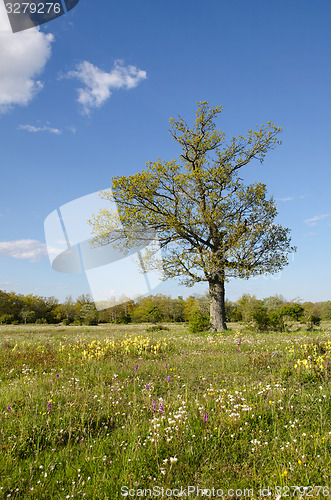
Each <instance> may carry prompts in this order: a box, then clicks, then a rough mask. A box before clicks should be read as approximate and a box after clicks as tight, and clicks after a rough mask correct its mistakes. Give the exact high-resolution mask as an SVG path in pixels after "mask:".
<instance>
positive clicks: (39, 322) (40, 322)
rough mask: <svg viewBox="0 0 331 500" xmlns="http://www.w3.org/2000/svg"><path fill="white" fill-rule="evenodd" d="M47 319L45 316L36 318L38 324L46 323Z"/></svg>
mask: <svg viewBox="0 0 331 500" xmlns="http://www.w3.org/2000/svg"><path fill="white" fill-rule="evenodd" d="M46 324H47V320H46V319H45V318H38V319H36V325H46Z"/></svg>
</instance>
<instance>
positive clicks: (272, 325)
mask: <svg viewBox="0 0 331 500" xmlns="http://www.w3.org/2000/svg"><path fill="white" fill-rule="evenodd" d="M252 318H253V320H254V326H255V327H256V328H257V329H258V331H259V332H263V331H269V330H273V331H276V332H282V331H284V329H285V326H284V321H283V318H282V316H281V315H280V314H279V313H278V312H277V311H272V312H270V313H268V310H267V308H266V306H265V305H262V304H258V305H257V306H255V307H254V309H253V312H252Z"/></svg>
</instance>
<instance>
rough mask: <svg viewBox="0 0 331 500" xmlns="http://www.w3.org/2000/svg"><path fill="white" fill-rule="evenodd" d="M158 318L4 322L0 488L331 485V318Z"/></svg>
mask: <svg viewBox="0 0 331 500" xmlns="http://www.w3.org/2000/svg"><path fill="white" fill-rule="evenodd" d="M148 326H149V325H121V326H119V325H103V326H97V327H63V326H54V327H52V326H49V325H48V326H47V325H46V326H40V325H38V326H34V325H27V326H10V325H8V326H1V327H0V379H1V380H0V415H1V434H0V446H1V453H0V488H1V489H0V498H20V499H38V500H40V499H65V498H86V499H96V500H103V499H110V500H114V499H116V498H125V497H124V496H123V495H122V493H124V492H125V491H127V489H128V488H130V489H131V490H132V491H130V495H129V498H141V497H143V498H152V496H149V492H148V491H147V492H145V493H144V492H142V490H148V489H151V490H152V489H153V488H155V487H158V488H161V487H163V488H164V497H165V498H176V492H175V493H171V491H170V490H173V489H174V488H179V489H180V488H181V487H182V488H187V487H188V486H192V487H195V488H200V489H201V490H203V489H210V490H212V488H213V487H214V488H215V495H214V497H215V498H224V499H230V498H244V490H245V489H248V488H250V489H252V490H253V495H251V494H250V493H247V495H246V498H247V497H248V496H249V498H255V499H257V498H263V496H262V494H260V493H259V489H260V488H266V487H269V488H270V489H269V492H270V496H269V497H268V498H271V499H276V498H280V496H279V495H280V494H281V497H282V498H285V497H286V493H288V496H293V492H294V489H293V488H292V489H289V490H287V489H286V488H287V487H292V486H301V487H305V486H306V487H309V486H310V487H314V488H315V489H314V490H313V489H312V488H311V489H310V490H306V491H305V492H304V490H303V489H301V490H300V491H301V495H300V491H299V490H297V491H296V492H295V497H296V498H326V497H328V496H329V489H328V488H330V493H331V484H330V483H331V481H330V470H331V460H330V457H331V432H330V431H331V429H330V420H331V419H330V413H331V412H330V400H331V399H330V366H328V365H327V363H328V360H330V362H331V359H330V358H331V355H330V350H331V342H330V340H331V334H330V332H329V331H328V328H320V329H319V331H318V332H316V331H315V332H310V333H307V332H304V331H297V332H292V333H282V334H279V333H277V334H271V333H269V334H263V333H252V332H248V331H245V328H244V327H242V326H240V325H239V326H238V325H235V324H233V325H230V327H231V328H232V330H230V331H228V332H226V333H224V334H209V333H202V334H189V333H188V331H187V328H186V327H185V326H184V325H167V327H168V328H169V330H157V331H148V332H147V331H146V330H147V328H148ZM155 330H156V329H155ZM239 339H241V344H240V345H239V346H238V342H239ZM316 339H317V341H316ZM93 341H94V342H93ZM98 342H99V343H98ZM312 343H315V344H314V347H311V346H310V344H312ZM307 344H308V347H299V346H300V345H301V346H304V345H307ZM238 350H239V352H238ZM329 355H330V356H329ZM309 356H311V358H310V360H309V362H308V361H307V362H304V361H303V360H305V359H308V357H309ZM318 356H319V358H318ZM328 356H329V357H328ZM315 358H316V359H317V358H318V359H319V360H318V361H316V363H315V362H314V359H315ZM298 359H300V360H302V363H301V364H300V363H299V365H298V362H297V360H298ZM305 363H306V364H307V363H308V365H307V367H306V366H305ZM309 363H310V364H309ZM295 366H296V367H295ZM122 487H126V488H127V489H122V490H121V488H122ZM317 487H324V489H322V488H321V489H320V490H319V489H318V488H317ZM167 489H168V491H167V492H166V490H167ZM217 489H222V490H223V495H222V496H221V495H220V492H218V496H217V494H216V490H217ZM230 489H233V490H242V493H240V492H239V491H237V493H235V492H234V493H233V492H232V491H230V493H228V490H230ZM159 491H160V489H159V490H154V492H155V493H157V492H159ZM190 491H191V494H190V496H189V498H191V499H194V498H202V497H206V496H208V492H205V495H203V494H202V492H201V491H200V493H199V492H198V493H197V491H196V490H194V491H193V490H192V489H191V490H190ZM151 493H153V490H152V491H151ZM1 495H2V497H1ZM154 498H157V496H156V495H155V496H154ZM158 498H161V496H160V495H159V496H158ZM184 498H185V497H184Z"/></svg>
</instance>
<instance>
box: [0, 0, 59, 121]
mask: <svg viewBox="0 0 331 500" xmlns="http://www.w3.org/2000/svg"><path fill="white" fill-rule="evenodd" d="M7 24H8V18H7V14H6V13H5V11H4V4H3V2H0V112H2V113H4V112H6V111H8V110H9V109H11V108H12V106H14V105H20V106H26V105H27V104H28V103H29V102H30V101H31V99H32V98H33V97H34V96H35V95H36V94H37V93H38V92H39V91H40V90H41V89H42V87H43V83H42V82H41V81H40V80H38V79H37V76H38V75H39V74H40V73H41V72H42V71H43V69H44V67H45V64H46V62H47V60H48V59H49V57H50V55H51V44H52V42H53V40H54V37H53V35H52V34H45V33H42V32H40V31H39V29H38V28H31V29H29V30H26V31H22V32H19V33H15V34H12V33H11V34H4V33H6V32H8V26H7Z"/></svg>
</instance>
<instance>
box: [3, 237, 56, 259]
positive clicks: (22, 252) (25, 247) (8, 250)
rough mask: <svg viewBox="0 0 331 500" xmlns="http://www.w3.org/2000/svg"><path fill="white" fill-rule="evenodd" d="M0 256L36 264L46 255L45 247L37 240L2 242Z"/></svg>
mask: <svg viewBox="0 0 331 500" xmlns="http://www.w3.org/2000/svg"><path fill="white" fill-rule="evenodd" d="M0 255H8V256H9V257H14V259H28V260H30V262H37V261H39V260H40V259H41V258H42V257H43V256H44V255H47V246H46V244H45V243H42V242H41V241H37V240H16V241H2V242H0Z"/></svg>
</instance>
